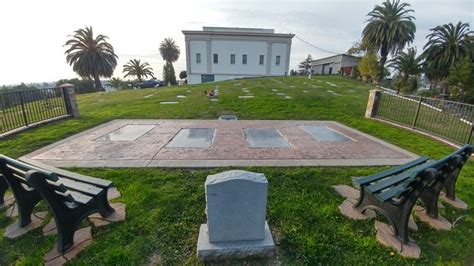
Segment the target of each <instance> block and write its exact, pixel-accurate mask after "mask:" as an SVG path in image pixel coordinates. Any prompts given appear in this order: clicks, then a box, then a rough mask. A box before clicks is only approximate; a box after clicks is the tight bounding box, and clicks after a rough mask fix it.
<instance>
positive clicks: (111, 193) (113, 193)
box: [107, 187, 122, 200]
mask: <svg viewBox="0 0 474 266" xmlns="http://www.w3.org/2000/svg"><path fill="white" fill-rule="evenodd" d="M121 196H122V195H121V194H120V191H119V190H118V189H117V188H116V187H111V188H109V189H108V190H107V199H109V200H113V199H116V198H120V197H121Z"/></svg>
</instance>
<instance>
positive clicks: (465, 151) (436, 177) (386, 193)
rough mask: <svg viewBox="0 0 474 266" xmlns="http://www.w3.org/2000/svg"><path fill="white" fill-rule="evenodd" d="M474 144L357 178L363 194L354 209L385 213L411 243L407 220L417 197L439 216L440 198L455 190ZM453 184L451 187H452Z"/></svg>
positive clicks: (403, 240) (432, 214) (395, 231)
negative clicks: (456, 181)
mask: <svg viewBox="0 0 474 266" xmlns="http://www.w3.org/2000/svg"><path fill="white" fill-rule="evenodd" d="M473 149H474V146H473V145H466V146H464V147H463V148H461V149H459V150H458V151H456V152H454V153H452V154H450V155H448V156H446V157H444V158H443V159H441V160H433V161H429V158H427V157H421V158H418V159H416V160H414V161H412V162H409V163H407V164H405V165H401V166H397V167H394V168H391V169H388V170H386V171H383V172H381V173H378V174H375V175H371V176H366V177H359V178H356V179H354V184H355V185H356V186H359V187H360V196H359V199H358V201H357V202H356V203H355V205H354V208H355V209H356V210H358V211H360V212H364V211H365V210H366V209H374V210H377V211H379V212H381V213H382V214H383V215H384V216H386V217H387V218H388V219H389V220H390V222H391V223H392V225H393V226H394V233H395V235H396V236H397V237H398V238H399V239H400V240H401V241H402V242H403V243H404V244H406V243H407V242H408V220H409V217H410V215H411V212H412V209H413V207H414V205H415V204H416V203H417V200H418V199H420V200H421V202H422V203H423V204H424V205H425V207H426V212H427V214H428V215H429V216H430V217H432V218H437V216H438V197H439V195H440V192H441V190H442V189H443V187H446V186H449V188H447V189H446V190H449V189H452V190H454V184H455V180H456V179H457V176H458V175H459V172H460V170H461V169H462V166H463V165H464V163H465V162H466V160H467V159H468V158H469V156H470V155H471V154H472V152H473ZM451 186H452V187H451Z"/></svg>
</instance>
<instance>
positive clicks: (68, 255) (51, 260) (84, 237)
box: [44, 226, 92, 265]
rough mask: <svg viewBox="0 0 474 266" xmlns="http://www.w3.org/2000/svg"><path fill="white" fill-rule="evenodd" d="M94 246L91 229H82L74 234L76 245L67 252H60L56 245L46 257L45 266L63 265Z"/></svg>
mask: <svg viewBox="0 0 474 266" xmlns="http://www.w3.org/2000/svg"><path fill="white" fill-rule="evenodd" d="M90 244H92V235H91V227H90V226H89V227H85V228H81V229H79V230H77V231H76V233H75V234H74V245H73V246H72V247H71V248H69V249H68V250H67V251H66V252H63V253H61V252H59V251H58V249H57V248H56V245H54V247H53V248H52V249H51V250H50V251H49V252H48V253H46V255H44V262H45V265H63V264H64V263H66V262H67V261H69V260H72V259H74V258H75V257H77V255H79V253H80V252H81V251H83V250H84V249H85V248H87V247H88V246H89V245H90Z"/></svg>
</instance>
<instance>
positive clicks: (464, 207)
mask: <svg viewBox="0 0 474 266" xmlns="http://www.w3.org/2000/svg"><path fill="white" fill-rule="evenodd" d="M439 198H440V199H441V200H442V201H444V202H445V203H447V204H449V205H451V206H453V207H454V208H456V209H460V210H467V209H468V205H467V203H465V202H464V201H462V200H461V199H459V198H456V200H452V199H448V198H447V197H446V194H444V193H441V195H440V197H439Z"/></svg>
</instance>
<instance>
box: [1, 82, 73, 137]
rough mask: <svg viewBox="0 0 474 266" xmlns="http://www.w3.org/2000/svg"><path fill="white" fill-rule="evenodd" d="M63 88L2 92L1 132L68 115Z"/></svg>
mask: <svg viewBox="0 0 474 266" xmlns="http://www.w3.org/2000/svg"><path fill="white" fill-rule="evenodd" d="M65 97H66V96H65V92H64V91H63V89H61V88H50V89H37V90H28V91H16V92H8V93H3V94H0V134H3V133H5V132H8V131H11V130H14V129H17V128H21V127H25V126H26V127H28V126H31V125H32V124H35V123H38V122H41V121H45V120H49V119H52V118H56V117H61V116H67V115H68V113H69V112H68V108H67V105H66V99H65Z"/></svg>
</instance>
